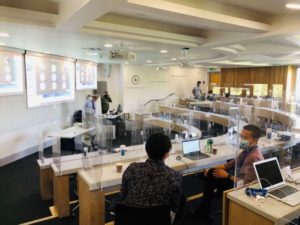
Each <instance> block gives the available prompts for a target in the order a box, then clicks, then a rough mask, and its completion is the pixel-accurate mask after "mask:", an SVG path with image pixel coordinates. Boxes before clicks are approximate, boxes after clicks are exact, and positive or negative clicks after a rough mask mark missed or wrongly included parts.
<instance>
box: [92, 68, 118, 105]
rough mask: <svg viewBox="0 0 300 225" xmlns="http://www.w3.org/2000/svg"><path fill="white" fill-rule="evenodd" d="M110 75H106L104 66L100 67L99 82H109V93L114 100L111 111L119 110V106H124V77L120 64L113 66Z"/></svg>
mask: <svg viewBox="0 0 300 225" xmlns="http://www.w3.org/2000/svg"><path fill="white" fill-rule="evenodd" d="M109 68H110V72H109V74H104V72H103V65H100V66H99V73H98V81H106V82H107V91H108V93H109V95H110V97H111V99H112V103H110V104H109V109H110V110H112V109H115V110H116V109H117V106H118V104H122V105H123V92H122V87H123V76H122V66H121V65H120V64H111V65H110V67H109Z"/></svg>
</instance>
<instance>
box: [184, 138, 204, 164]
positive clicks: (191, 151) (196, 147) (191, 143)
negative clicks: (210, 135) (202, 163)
mask: <svg viewBox="0 0 300 225" xmlns="http://www.w3.org/2000/svg"><path fill="white" fill-rule="evenodd" d="M182 152H183V156H184V157H186V158H189V159H191V160H199V159H205V158H209V157H210V156H209V155H206V154H204V153H202V152H201V151H200V141H199V139H190V140H183V141H182Z"/></svg>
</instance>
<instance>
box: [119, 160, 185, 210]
mask: <svg viewBox="0 0 300 225" xmlns="http://www.w3.org/2000/svg"><path fill="white" fill-rule="evenodd" d="M181 192H182V186H181V176H180V174H179V173H178V172H176V171H175V170H173V169H171V168H169V167H168V166H167V165H165V163H164V161H163V160H153V159H147V160H146V162H142V163H132V164H131V165H129V167H128V168H127V169H126V170H125V171H124V174H123V178H122V187H121V198H122V203H123V204H126V205H130V206H135V207H141V208H148V207H154V206H161V205H169V206H170V207H171V210H172V211H176V209H177V207H178V204H179V201H180V195H181Z"/></svg>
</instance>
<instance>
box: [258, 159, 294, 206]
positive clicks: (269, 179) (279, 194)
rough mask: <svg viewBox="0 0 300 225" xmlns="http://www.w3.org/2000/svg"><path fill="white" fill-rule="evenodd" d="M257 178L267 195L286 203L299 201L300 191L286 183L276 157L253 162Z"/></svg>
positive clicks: (292, 203) (291, 203) (292, 204)
mask: <svg viewBox="0 0 300 225" xmlns="http://www.w3.org/2000/svg"><path fill="white" fill-rule="evenodd" d="M253 166H254V169H255V173H256V177H257V180H258V182H259V184H260V187H261V188H264V189H267V190H268V195H269V196H271V197H273V198H275V199H277V200H280V201H282V202H284V203H286V204H288V205H291V206H295V205H298V204H299V203H300V191H298V190H297V189H296V188H294V187H292V186H291V185H289V184H286V182H285V180H284V179H283V176H282V174H281V170H280V166H279V163H278V160H277V158H276V157H274V158H270V159H265V160H262V161H258V162H255V163H253Z"/></svg>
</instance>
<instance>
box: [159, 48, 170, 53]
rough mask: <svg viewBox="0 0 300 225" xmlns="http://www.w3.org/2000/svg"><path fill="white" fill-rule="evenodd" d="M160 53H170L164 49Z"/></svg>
mask: <svg viewBox="0 0 300 225" xmlns="http://www.w3.org/2000/svg"><path fill="white" fill-rule="evenodd" d="M159 52H160V53H167V52H168V50H166V49H162V50H160V51H159Z"/></svg>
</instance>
